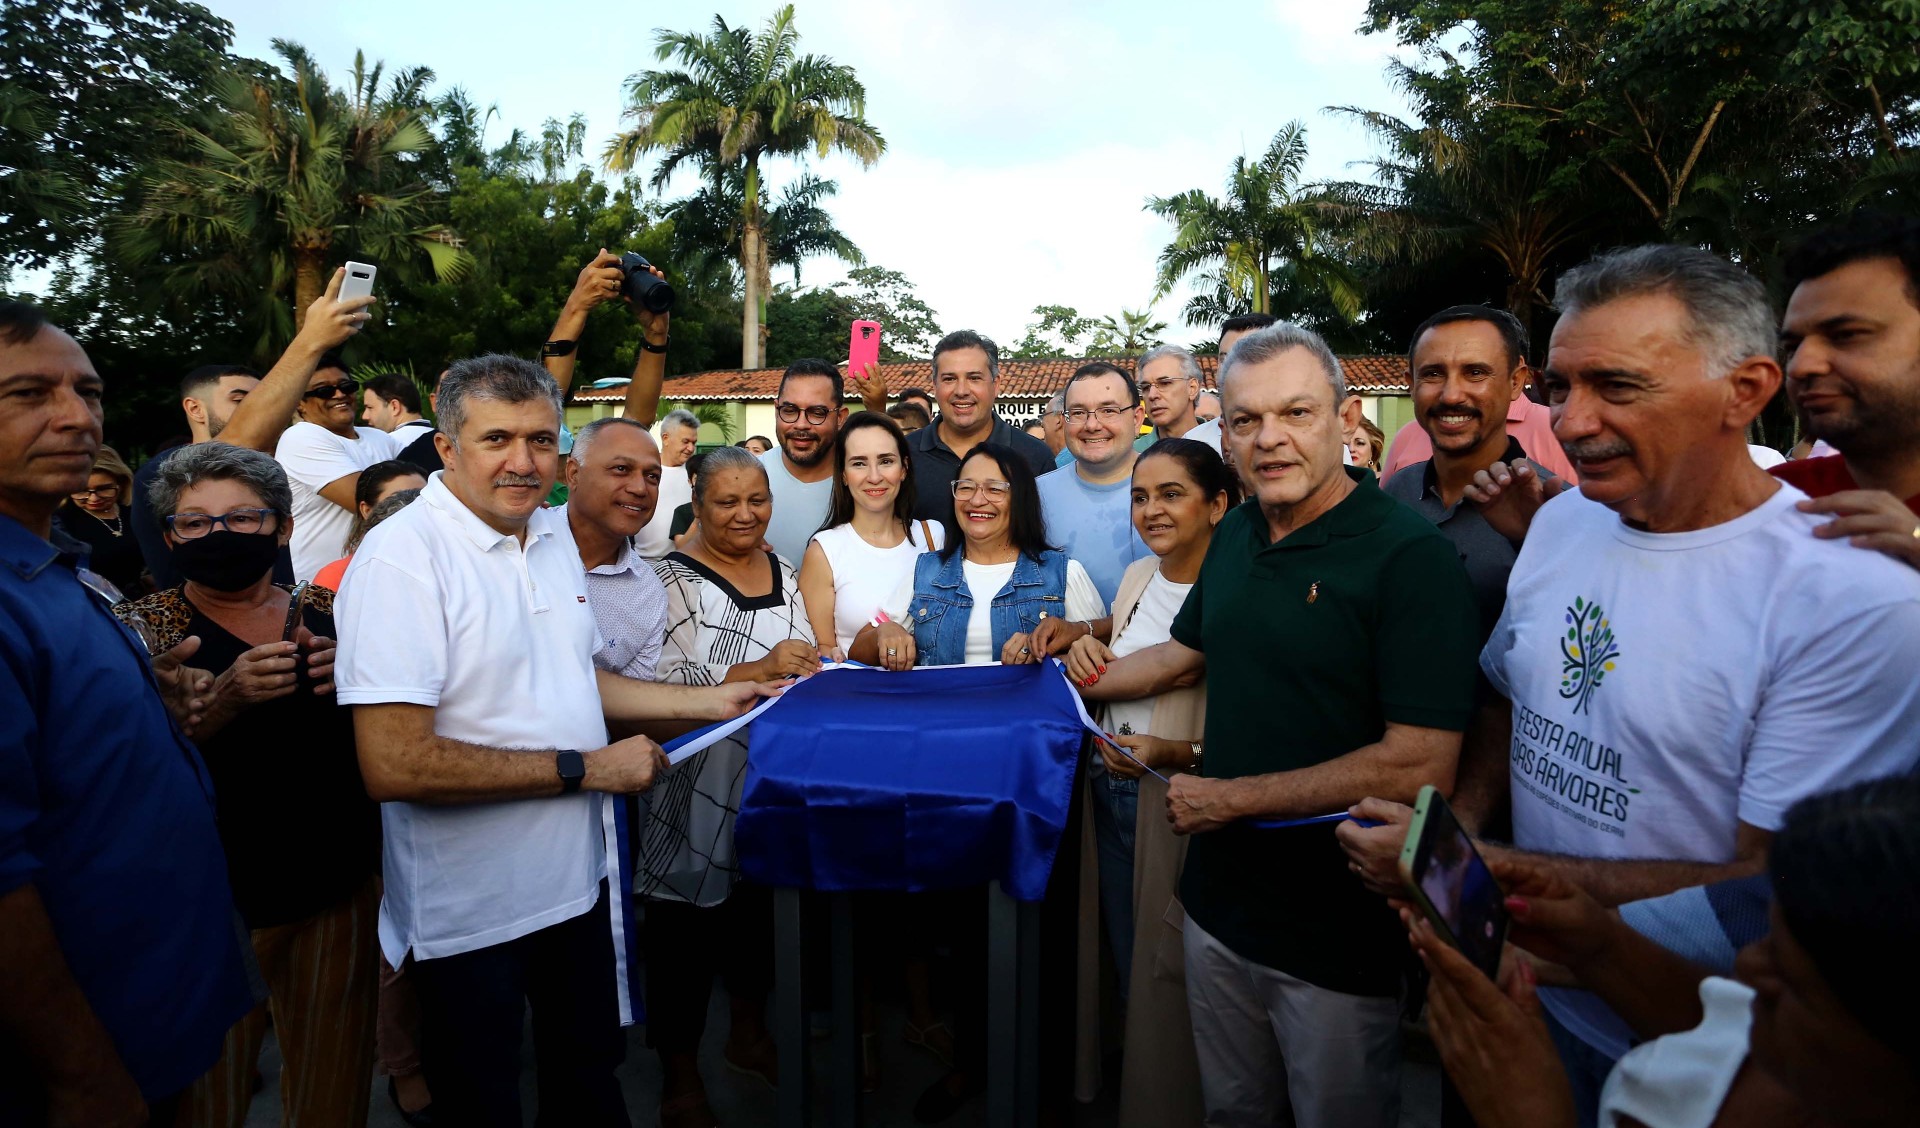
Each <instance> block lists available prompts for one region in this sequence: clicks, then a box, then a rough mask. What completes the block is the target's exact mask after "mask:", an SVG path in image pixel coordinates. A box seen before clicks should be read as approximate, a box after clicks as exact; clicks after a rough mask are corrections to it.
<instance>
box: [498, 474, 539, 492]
mask: <svg viewBox="0 0 1920 1128" xmlns="http://www.w3.org/2000/svg"><path fill="white" fill-rule="evenodd" d="M539 485H540V478H539V477H538V476H537V475H534V474H514V473H511V472H509V473H506V474H502V475H500V476H499V477H498V478H495V479H494V480H493V488H494V489H496V490H498V489H505V488H506V487H508V486H533V487H535V488H538V487H539Z"/></svg>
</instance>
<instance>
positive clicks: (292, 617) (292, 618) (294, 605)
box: [280, 580, 308, 642]
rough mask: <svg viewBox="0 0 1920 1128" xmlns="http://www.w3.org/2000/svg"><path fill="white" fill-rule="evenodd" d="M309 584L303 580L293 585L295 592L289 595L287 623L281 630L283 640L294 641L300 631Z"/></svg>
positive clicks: (281, 639)
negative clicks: (301, 614)
mask: <svg viewBox="0 0 1920 1128" xmlns="http://www.w3.org/2000/svg"><path fill="white" fill-rule="evenodd" d="M307 586H308V585H307V582H306V581H305V580H302V581H301V582H299V583H297V584H295V585H293V594H292V595H290V596H288V597H287V625H286V628H285V629H283V630H282V631H281V632H280V641H281V642H293V641H295V639H294V636H295V635H297V634H299V633H300V612H301V611H303V610H305V609H306V606H307Z"/></svg>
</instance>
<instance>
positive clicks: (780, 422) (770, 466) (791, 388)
mask: <svg viewBox="0 0 1920 1128" xmlns="http://www.w3.org/2000/svg"><path fill="white" fill-rule="evenodd" d="M845 391H846V386H845V384H843V383H842V380H841V376H840V369H839V368H838V367H836V366H834V365H832V364H829V363H827V362H826V361H824V360H815V359H813V358H811V357H809V358H807V359H805V360H796V361H794V362H793V364H791V365H789V366H788V368H787V370H786V372H785V373H784V374H783V375H781V377H780V390H779V391H778V392H776V393H775V403H774V407H773V414H774V424H773V435H774V441H775V442H777V443H779V444H780V445H779V446H778V447H777V448H775V449H773V450H770V451H768V452H767V453H765V454H763V455H761V456H760V464H761V465H762V466H765V467H766V468H767V485H768V487H769V488H771V489H772V490H773V518H772V520H770V521H768V522H767V543H768V544H770V545H772V546H773V551H774V552H775V553H777V554H779V556H780V557H781V558H782V559H784V560H785V561H786V562H787V563H789V564H792V565H793V566H794V567H795V568H798V567H799V566H800V561H801V560H802V559H804V558H805V557H806V554H807V541H808V540H810V539H812V537H813V534H815V533H817V532H819V531H820V526H821V525H824V524H826V521H827V506H828V504H829V503H830V502H832V500H833V446H834V444H835V443H837V442H839V441H840V425H841V424H842V423H845V422H846V421H847V409H846V408H845V407H844V406H842V402H841V401H842V399H843V397H844V395H845Z"/></svg>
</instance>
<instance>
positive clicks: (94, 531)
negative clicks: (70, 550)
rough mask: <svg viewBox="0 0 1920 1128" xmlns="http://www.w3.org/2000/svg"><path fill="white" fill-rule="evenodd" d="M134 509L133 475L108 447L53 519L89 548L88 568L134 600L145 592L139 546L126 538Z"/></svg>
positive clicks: (130, 530) (131, 538)
mask: <svg viewBox="0 0 1920 1128" xmlns="http://www.w3.org/2000/svg"><path fill="white" fill-rule="evenodd" d="M132 508H133V471H132V470H130V469H128V468H127V464H126V463H125V462H124V461H122V460H121V458H120V455H119V454H117V453H115V451H114V449H113V448H112V447H110V446H103V447H101V448H100V453H99V454H96V455H95V456H94V458H93V471H92V473H90V474H88V475H87V488H86V489H84V490H81V491H80V492H79V493H76V494H74V495H73V497H72V498H70V499H69V500H68V502H67V504H65V505H63V506H61V507H60V511H59V512H58V513H55V514H54V515H53V521H54V524H56V525H58V526H60V528H61V529H62V530H63V531H64V532H65V533H66V534H67V535H68V536H70V537H72V538H73V539H74V540H77V541H79V542H80V543H81V544H84V545H86V546H87V548H88V549H89V550H91V551H89V552H88V554H87V567H89V568H91V569H93V570H94V571H95V572H97V573H99V574H100V575H101V576H104V577H105V578H106V579H107V580H108V582H110V583H112V584H113V586H114V587H117V588H119V589H120V592H121V594H122V595H125V596H127V597H128V598H129V599H138V598H139V597H140V596H141V595H143V594H145V593H146V590H147V587H146V583H145V581H144V579H143V577H142V575H141V573H142V572H144V571H145V570H146V564H145V562H144V561H142V560H141V558H140V542H139V541H137V540H135V539H134V538H133V537H132V536H131V535H130V534H131V533H132V532H133V530H132V529H130V528H128V527H127V512H128V510H130V509H132Z"/></svg>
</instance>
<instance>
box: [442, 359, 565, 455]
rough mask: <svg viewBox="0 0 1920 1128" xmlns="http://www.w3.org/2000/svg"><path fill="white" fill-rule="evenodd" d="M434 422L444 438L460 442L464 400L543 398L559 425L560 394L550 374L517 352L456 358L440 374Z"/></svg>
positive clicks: (454, 443) (517, 400) (522, 400)
mask: <svg viewBox="0 0 1920 1128" xmlns="http://www.w3.org/2000/svg"><path fill="white" fill-rule="evenodd" d="M439 396H440V400H439V410H438V416H439V419H438V422H439V424H440V430H442V431H444V432H445V433H446V436H447V441H449V442H451V443H452V444H453V445H454V446H456V447H458V446H459V445H460V430H461V428H462V427H465V426H466V423H467V401H468V400H474V399H485V400H494V401H495V402H498V403H532V402H534V401H535V400H544V401H546V402H548V403H551V404H552V405H553V421H554V427H555V429H556V430H557V429H558V428H559V425H560V415H561V403H562V400H563V398H564V397H563V396H562V394H561V392H560V385H559V384H557V383H555V382H554V379H553V376H552V374H550V373H549V372H548V371H547V370H546V369H544V368H542V367H540V366H539V365H537V364H535V363H534V362H532V361H530V360H525V359H523V358H521V357H517V356H504V355H502V354H500V353H488V354H487V355H486V356H472V357H468V358H467V359H465V360H456V361H454V362H453V365H452V366H451V367H450V368H448V369H447V372H446V375H445V376H442V377H441V378H440V392H439Z"/></svg>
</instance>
